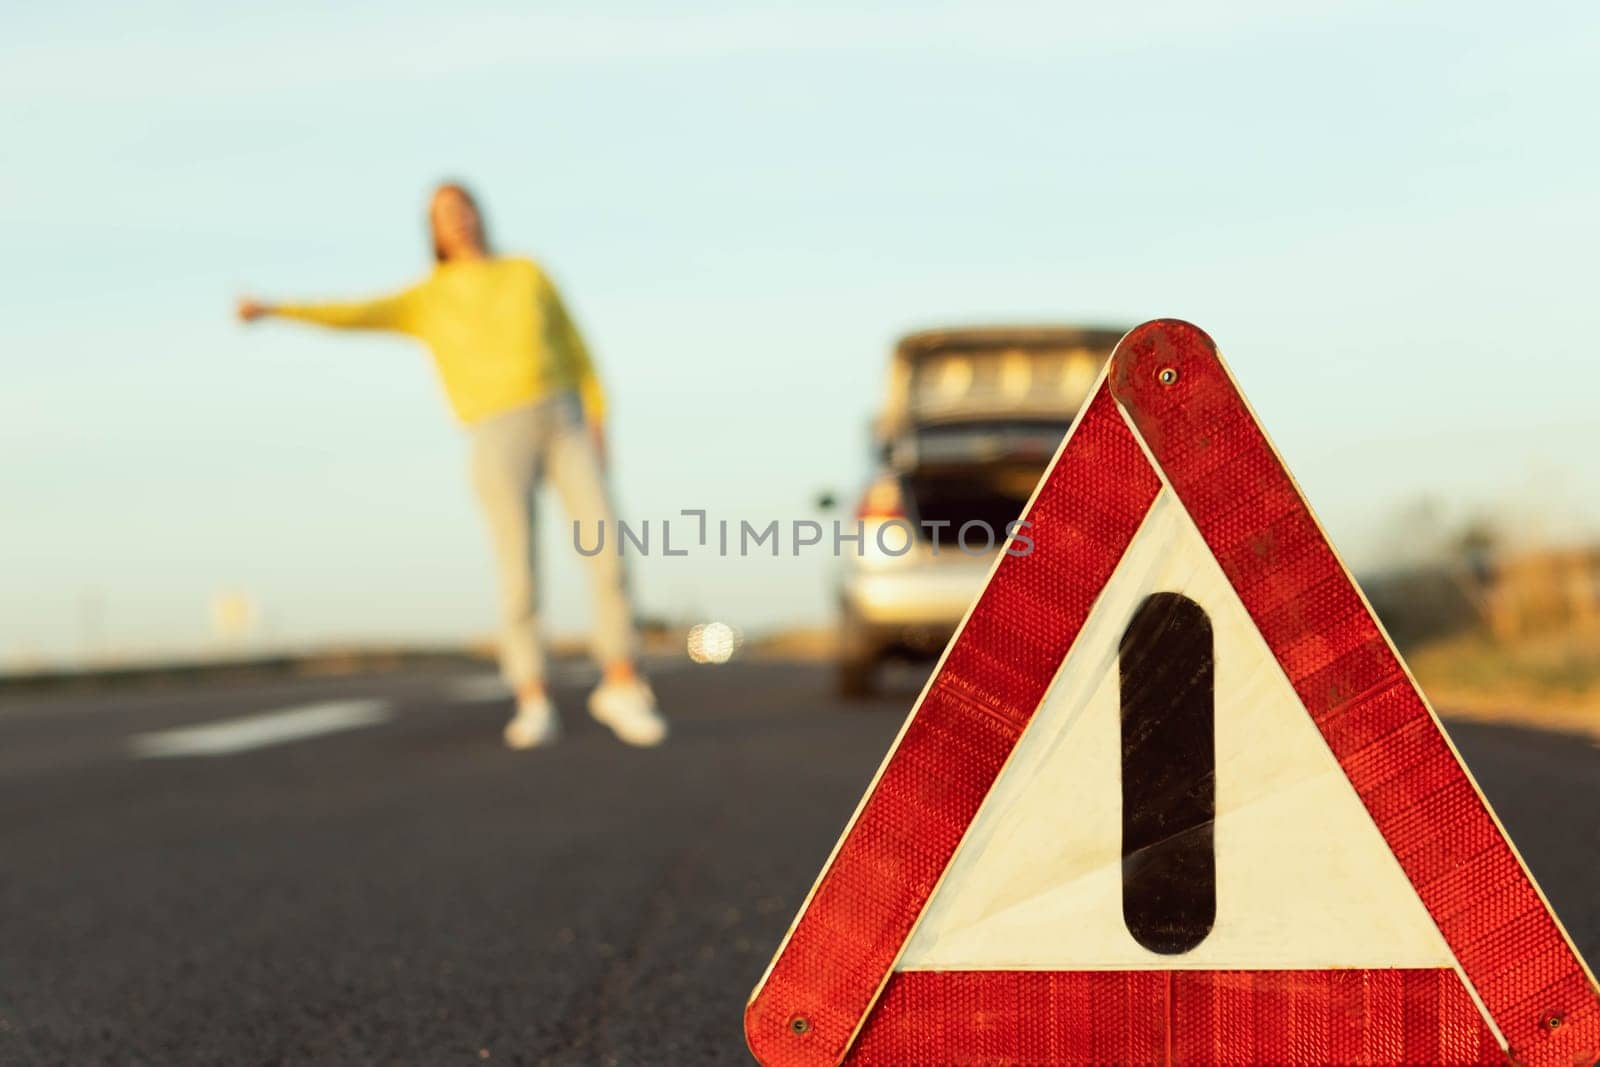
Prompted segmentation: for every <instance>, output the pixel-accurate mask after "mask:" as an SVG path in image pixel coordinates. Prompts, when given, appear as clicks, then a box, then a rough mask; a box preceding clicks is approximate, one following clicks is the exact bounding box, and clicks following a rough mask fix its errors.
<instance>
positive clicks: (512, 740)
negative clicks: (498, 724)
mask: <svg viewBox="0 0 1600 1067" xmlns="http://www.w3.org/2000/svg"><path fill="white" fill-rule="evenodd" d="M560 736H561V718H560V716H558V715H557V714H556V709H555V708H554V707H552V706H551V704H550V698H549V697H546V696H537V697H530V698H528V699H526V700H519V701H517V713H516V715H515V716H513V717H512V719H511V721H510V722H508V723H506V732H505V739H506V747H507V748H516V749H523V748H539V747H541V746H543V745H553V744H555V742H556V739H557V738H559V737H560Z"/></svg>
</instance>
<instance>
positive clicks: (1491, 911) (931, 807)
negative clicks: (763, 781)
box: [745, 320, 1600, 1067]
mask: <svg viewBox="0 0 1600 1067" xmlns="http://www.w3.org/2000/svg"><path fill="white" fill-rule="evenodd" d="M1024 518H1025V519H1026V520H1027V521H1028V522H1029V523H1030V524H1031V526H1030V533H1031V536H1032V540H1033V550H1032V551H1031V552H1030V553H1028V554H1026V555H1009V554H1002V555H1001V556H1000V557H999V559H998V561H997V563H996V566H995V569H994V571H993V572H992V573H991V575H990V578H989V582H988V584H987V586H986V587H985V588H984V591H983V594H982V595H981V596H980V597H979V599H978V601H977V602H976V603H975V604H974V605H973V607H972V609H971V610H970V611H969V612H968V615H967V617H966V619H965V620H964V621H963V623H962V625H961V628H960V630H959V631H958V632H957V634H956V636H955V638H954V639H953V641H952V642H951V644H950V647H949V648H948V649H947V650H946V651H945V654H944V656H943V658H942V659H941V660H940V663H939V666H938V668H937V670H936V671H935V672H934V674H933V677H932V678H931V679H930V681H929V683H928V685H927V687H926V688H925V689H924V691H923V693H922V696H921V697H920V698H919V699H918V701H917V703H916V706H915V707H914V708H913V709H912V711H911V714H910V716H909V718H907V720H906V723H905V725H904V727H903V728H902V730H901V732H900V735H899V737H898V739H897V740H896V741H895V744H894V746H893V748H891V749H890V751H889V754H888V756H887V757H886V758H885V759H884V762H883V764H882V766H881V767H880V768H879V770H878V773H877V775H876V777H875V778H874V779H873V781H872V784H871V786H870V787H869V788H868V790H867V794H866V796H865V797H864V798H863V799H862V801H861V804H860V806H859V807H858V808H857V810H856V813H855V815H854V817H853V818H852V819H851V820H850V823H849V825H848V826H847V827H846V828H845V831H844V834H843V836H842V837H841V838H840V839H839V843H838V844H837V845H836V846H835V848H834V852H833V855H832V856H831V857H830V858H829V860H828V862H827V865H826V866H825V867H824V869H823V871H822V874H821V876H820V877H819V878H818V880H817V882H816V885H815V886H814V887H813V888H812V890H811V893H810V895H809V896H808V897H807V898H806V901H805V904H804V905H803V906H802V908H801V910H800V914H799V915H798V916H797V917H796V919H795V921H794V924H793V925H792V926H791V928H790V930H789V932H788V935H787V936H786V937H785V938H784V940H783V943H782V944H781V945H780V946H779V948H778V953H777V956H776V957H775V958H774V959H773V961H772V964H771V965H770V966H769V968H768V969H767V973H766V975H765V976H763V978H762V980H761V982H760V984H759V985H758V986H757V987H756V989H755V991H754V993H753V994H752V995H751V999H750V1003H749V1006H748V1008H747V1010H746V1013H745V1033H746V1038H747V1040H748V1041H749V1044H750V1048H751V1050H752V1051H753V1052H754V1053H755V1055H756V1058H757V1059H758V1060H760V1061H761V1062H762V1063H763V1064H766V1065H767V1067H813V1065H815V1067H824V1065H829V1067H831V1065H833V1064H838V1063H840V1062H848V1063H851V1064H860V1065H884V1067H888V1065H899V1067H903V1065H907V1064H941V1065H967V1064H971V1065H977V1064H1079V1065H1085V1067H1087V1065H1091V1064H1117V1065H1133V1064H1217V1065H1221V1064H1287V1063H1295V1064H1341V1065H1372V1067H1376V1065H1381V1064H1396V1065H1398V1064H1441V1065H1444V1064H1503V1063H1506V1062H1508V1061H1515V1062H1517V1063H1521V1064H1527V1065H1529V1067H1535V1065H1560V1067H1571V1065H1573V1064H1591V1063H1593V1062H1594V1061H1595V1059H1596V1058H1597V1057H1600V990H1597V988H1596V985H1595V981H1594V977H1593V976H1592V975H1591V974H1590V973H1589V972H1588V970H1587V968H1586V967H1585V966H1584V964H1583V961H1582V960H1581V959H1580V958H1579V956H1578V955H1577V953H1576V952H1575V951H1574V950H1573V947H1572V944H1571V941H1570V940H1569V939H1568V937H1567V935H1566V933H1565V931H1564V930H1563V929H1562V928H1561V925H1560V923H1559V922H1558V920H1557V919H1556V917H1555V915H1554V914H1553V913H1552V912H1551V911H1550V908H1549V906H1548V904H1547V903H1546V902H1545V900H1544V898H1543V896H1542V895H1541V894H1540V892H1539V889H1538V887H1537V886H1536V885H1535V884H1534V883H1533V880H1532V878H1531V877H1530V875H1529V874H1528V871H1527V868H1526V866H1525V865H1524V864H1523V863H1522V860H1521V858H1520V857H1519V856H1518V855H1517V852H1516V849H1515V848H1514V847H1513V846H1512V844H1511V842H1510V840H1509V839H1508V838H1507V837H1506V835H1505V832H1504V830H1503V829H1502V828H1501V827H1500V824H1499V823H1498V821H1497V820H1496V819H1495V816H1494V813H1493V812H1492V811H1491V810H1490V808H1489V805H1488V803H1487V801H1486V800H1485V799H1484V797H1483V794H1482V793H1481V792H1480V791H1479V790H1478V788H1477V786H1476V785H1475V783H1474V782H1473V780H1472V778H1471V776H1470V774H1469V773H1468V772H1467V769H1466V768H1465V766H1463V765H1462V763H1461V760H1460V758H1459V756H1458V755H1457V754H1456V752H1455V749H1454V748H1453V747H1452V745H1451V743H1450V741H1449V738H1448V737H1446V736H1445V734H1444V732H1443V730H1442V729H1441V728H1440V726H1439V722H1438V719H1437V718H1436V717H1435V716H1434V713H1433V711H1432V710H1431V709H1430V708H1429V706H1428V704H1427V702H1426V700H1425V699H1424V698H1423V696H1422V694H1421V693H1420V692H1419V691H1418V689H1417V687H1416V684H1415V682H1414V681H1413V680H1412V678H1411V676H1410V674H1409V673H1408V672H1407V671H1406V668H1405V666H1404V665H1403V664H1402V663H1401V661H1400V659H1399V656H1398V655H1397V654H1396V652H1395V650H1394V647H1393V646H1392V644H1391V643H1390V642H1389V640H1388V638H1387V636H1386V635H1385V634H1384V632H1383V630H1382V628H1381V627H1380V626H1379V624H1378V622H1377V620H1376V619H1375V618H1374V617H1373V615H1372V612H1371V610H1370V608H1369V607H1368V605H1367V603H1366V600H1365V599H1364V598H1363V597H1362V595H1361V593H1360V591H1359V590H1358V589H1357V587H1356V585H1355V582H1354V581H1353V579H1352V578H1351V576H1350V574H1349V572H1348V571H1347V570H1346V569H1345V568H1344V566H1343V564H1342V563H1341V562H1340V561H1339V559H1338V557H1337V556H1336V555H1335V553H1334V551H1333V549H1332V547H1331V546H1330V545H1329V543H1328V539H1327V536H1326V534H1325V533H1324V532H1323V530H1322V528H1321V527H1320V526H1319V525H1318V524H1317V521H1316V519H1315V518H1314V517H1313V516H1312V514H1311V512H1310V510H1309V508H1308V507H1307V505H1306V502H1305V500H1304V498H1303V497H1302V496H1301V494H1300V491H1299V489H1298V488H1297V487H1296V485H1295V483H1294V481H1293V479H1292V478H1291V477H1290V476H1289V474H1288V472H1287V471H1286V470H1285V468H1284V466H1283V463H1282V461H1281V459H1280V458H1279V457H1278V454H1277V453H1276V452H1275V451H1274V449H1273V447H1272V445H1271V443H1270V442H1269V441H1268V440H1267V438H1266V436H1265V434H1264V433H1263V432H1262V430H1261V428H1260V426H1259V425H1258V424H1257V422H1256V420H1255V417H1254V415H1253V414H1252V413H1251V411H1250V409H1249V407H1248V406H1247V405H1246V403H1245V401H1244V399H1243V397H1242V396H1241V395H1240V393H1239V391H1238V389H1237V387H1236V385H1235V384H1234V381H1233V379H1232V377H1231V375H1230V374H1229V372H1228V370H1227V368H1226V367H1225V366H1224V364H1223V362H1222V360H1221V358H1220V357H1219V356H1218V354H1217V351H1216V348H1215V346H1214V345H1213V344H1212V342H1211V340H1210V338H1208V337H1207V336H1206V335H1205V334H1204V333H1202V332H1201V331H1200V330H1199V329H1197V328H1195V327H1194V326H1191V325H1189V324H1187V323H1183V322H1177V321H1173V320H1162V321H1157V322H1151V323H1147V324H1145V325H1143V326H1140V327H1139V328H1137V329H1135V330H1134V331H1132V332H1131V333H1129V334H1128V336H1127V337H1125V338H1124V339H1123V340H1122V342H1121V343H1120V344H1119V345H1118V346H1117V349H1116V351H1115V352H1114V353H1113V355H1112V357H1111V360H1110V362H1109V363H1108V364H1107V366H1106V369H1105V371H1104V372H1103V373H1102V377H1101V380H1100V382H1099V384H1098V385H1097V387H1096V389H1095V391H1094V393H1093V396H1092V399H1091V401H1090V402H1089V403H1088V404H1087V405H1086V407H1085V408H1084V410H1083V411H1082V413H1081V414H1080V415H1079V417H1078V420H1077V423H1076V424H1075V425H1074V427H1073V429H1072V431H1071V432H1070V433H1069V434H1068V435H1067V438H1066V439H1065V441H1064V442H1063V443H1062V445H1061V447H1060V449H1059V450H1058V451H1057V453H1056V456H1055V459H1054V460H1053V461H1052V463H1051V465H1050V468H1049V470H1048V471H1047V472H1046V474H1045V476H1044V479H1043V481H1042V482H1041V483H1040V485H1039V487H1038V488H1037V489H1036V490H1035V491H1034V495H1033V498H1032V499H1031V500H1030V501H1029V504H1028V508H1027V512H1026V514H1025V515H1024Z"/></svg>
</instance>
